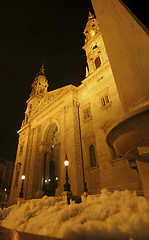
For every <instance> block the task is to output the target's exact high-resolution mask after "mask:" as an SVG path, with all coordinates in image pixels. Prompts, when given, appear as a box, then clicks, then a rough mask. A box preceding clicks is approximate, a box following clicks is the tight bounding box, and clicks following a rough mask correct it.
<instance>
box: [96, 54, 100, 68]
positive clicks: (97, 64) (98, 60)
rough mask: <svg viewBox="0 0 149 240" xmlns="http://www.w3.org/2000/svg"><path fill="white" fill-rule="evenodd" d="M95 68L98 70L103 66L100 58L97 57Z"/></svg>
mask: <svg viewBox="0 0 149 240" xmlns="http://www.w3.org/2000/svg"><path fill="white" fill-rule="evenodd" d="M95 66H96V69H97V68H99V67H100V66H101V61H100V57H97V58H96V59H95Z"/></svg>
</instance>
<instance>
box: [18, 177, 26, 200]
mask: <svg viewBox="0 0 149 240" xmlns="http://www.w3.org/2000/svg"><path fill="white" fill-rule="evenodd" d="M21 179H22V184H21V191H20V193H19V198H23V194H24V193H23V187H24V180H25V174H22V176H21Z"/></svg>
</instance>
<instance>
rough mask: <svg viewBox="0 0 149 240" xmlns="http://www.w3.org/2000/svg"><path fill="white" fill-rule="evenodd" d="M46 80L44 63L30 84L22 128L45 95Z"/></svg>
mask: <svg viewBox="0 0 149 240" xmlns="http://www.w3.org/2000/svg"><path fill="white" fill-rule="evenodd" d="M48 86H49V84H48V80H47V78H46V76H45V69H44V63H43V64H42V66H41V68H40V71H39V73H38V74H37V76H36V78H35V80H34V82H33V83H32V91H31V94H30V97H29V99H28V100H27V101H26V103H27V108H26V111H25V120H24V121H23V123H22V126H24V125H25V124H27V122H28V119H29V117H30V116H31V115H32V112H33V111H34V110H35V108H36V107H37V106H38V104H39V103H40V101H41V100H42V98H43V97H44V96H45V95H46V93H47V88H48Z"/></svg>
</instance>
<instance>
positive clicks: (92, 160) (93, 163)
mask: <svg viewBox="0 0 149 240" xmlns="http://www.w3.org/2000/svg"><path fill="white" fill-rule="evenodd" d="M89 153H90V165H91V167H96V156H95V148H94V145H93V144H92V145H90V147H89Z"/></svg>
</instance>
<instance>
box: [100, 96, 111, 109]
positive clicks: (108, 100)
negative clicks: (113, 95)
mask: <svg viewBox="0 0 149 240" xmlns="http://www.w3.org/2000/svg"><path fill="white" fill-rule="evenodd" d="M108 103H110V99H109V96H108V94H105V95H104V96H102V97H101V104H102V107H104V106H105V105H107V104H108Z"/></svg>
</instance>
